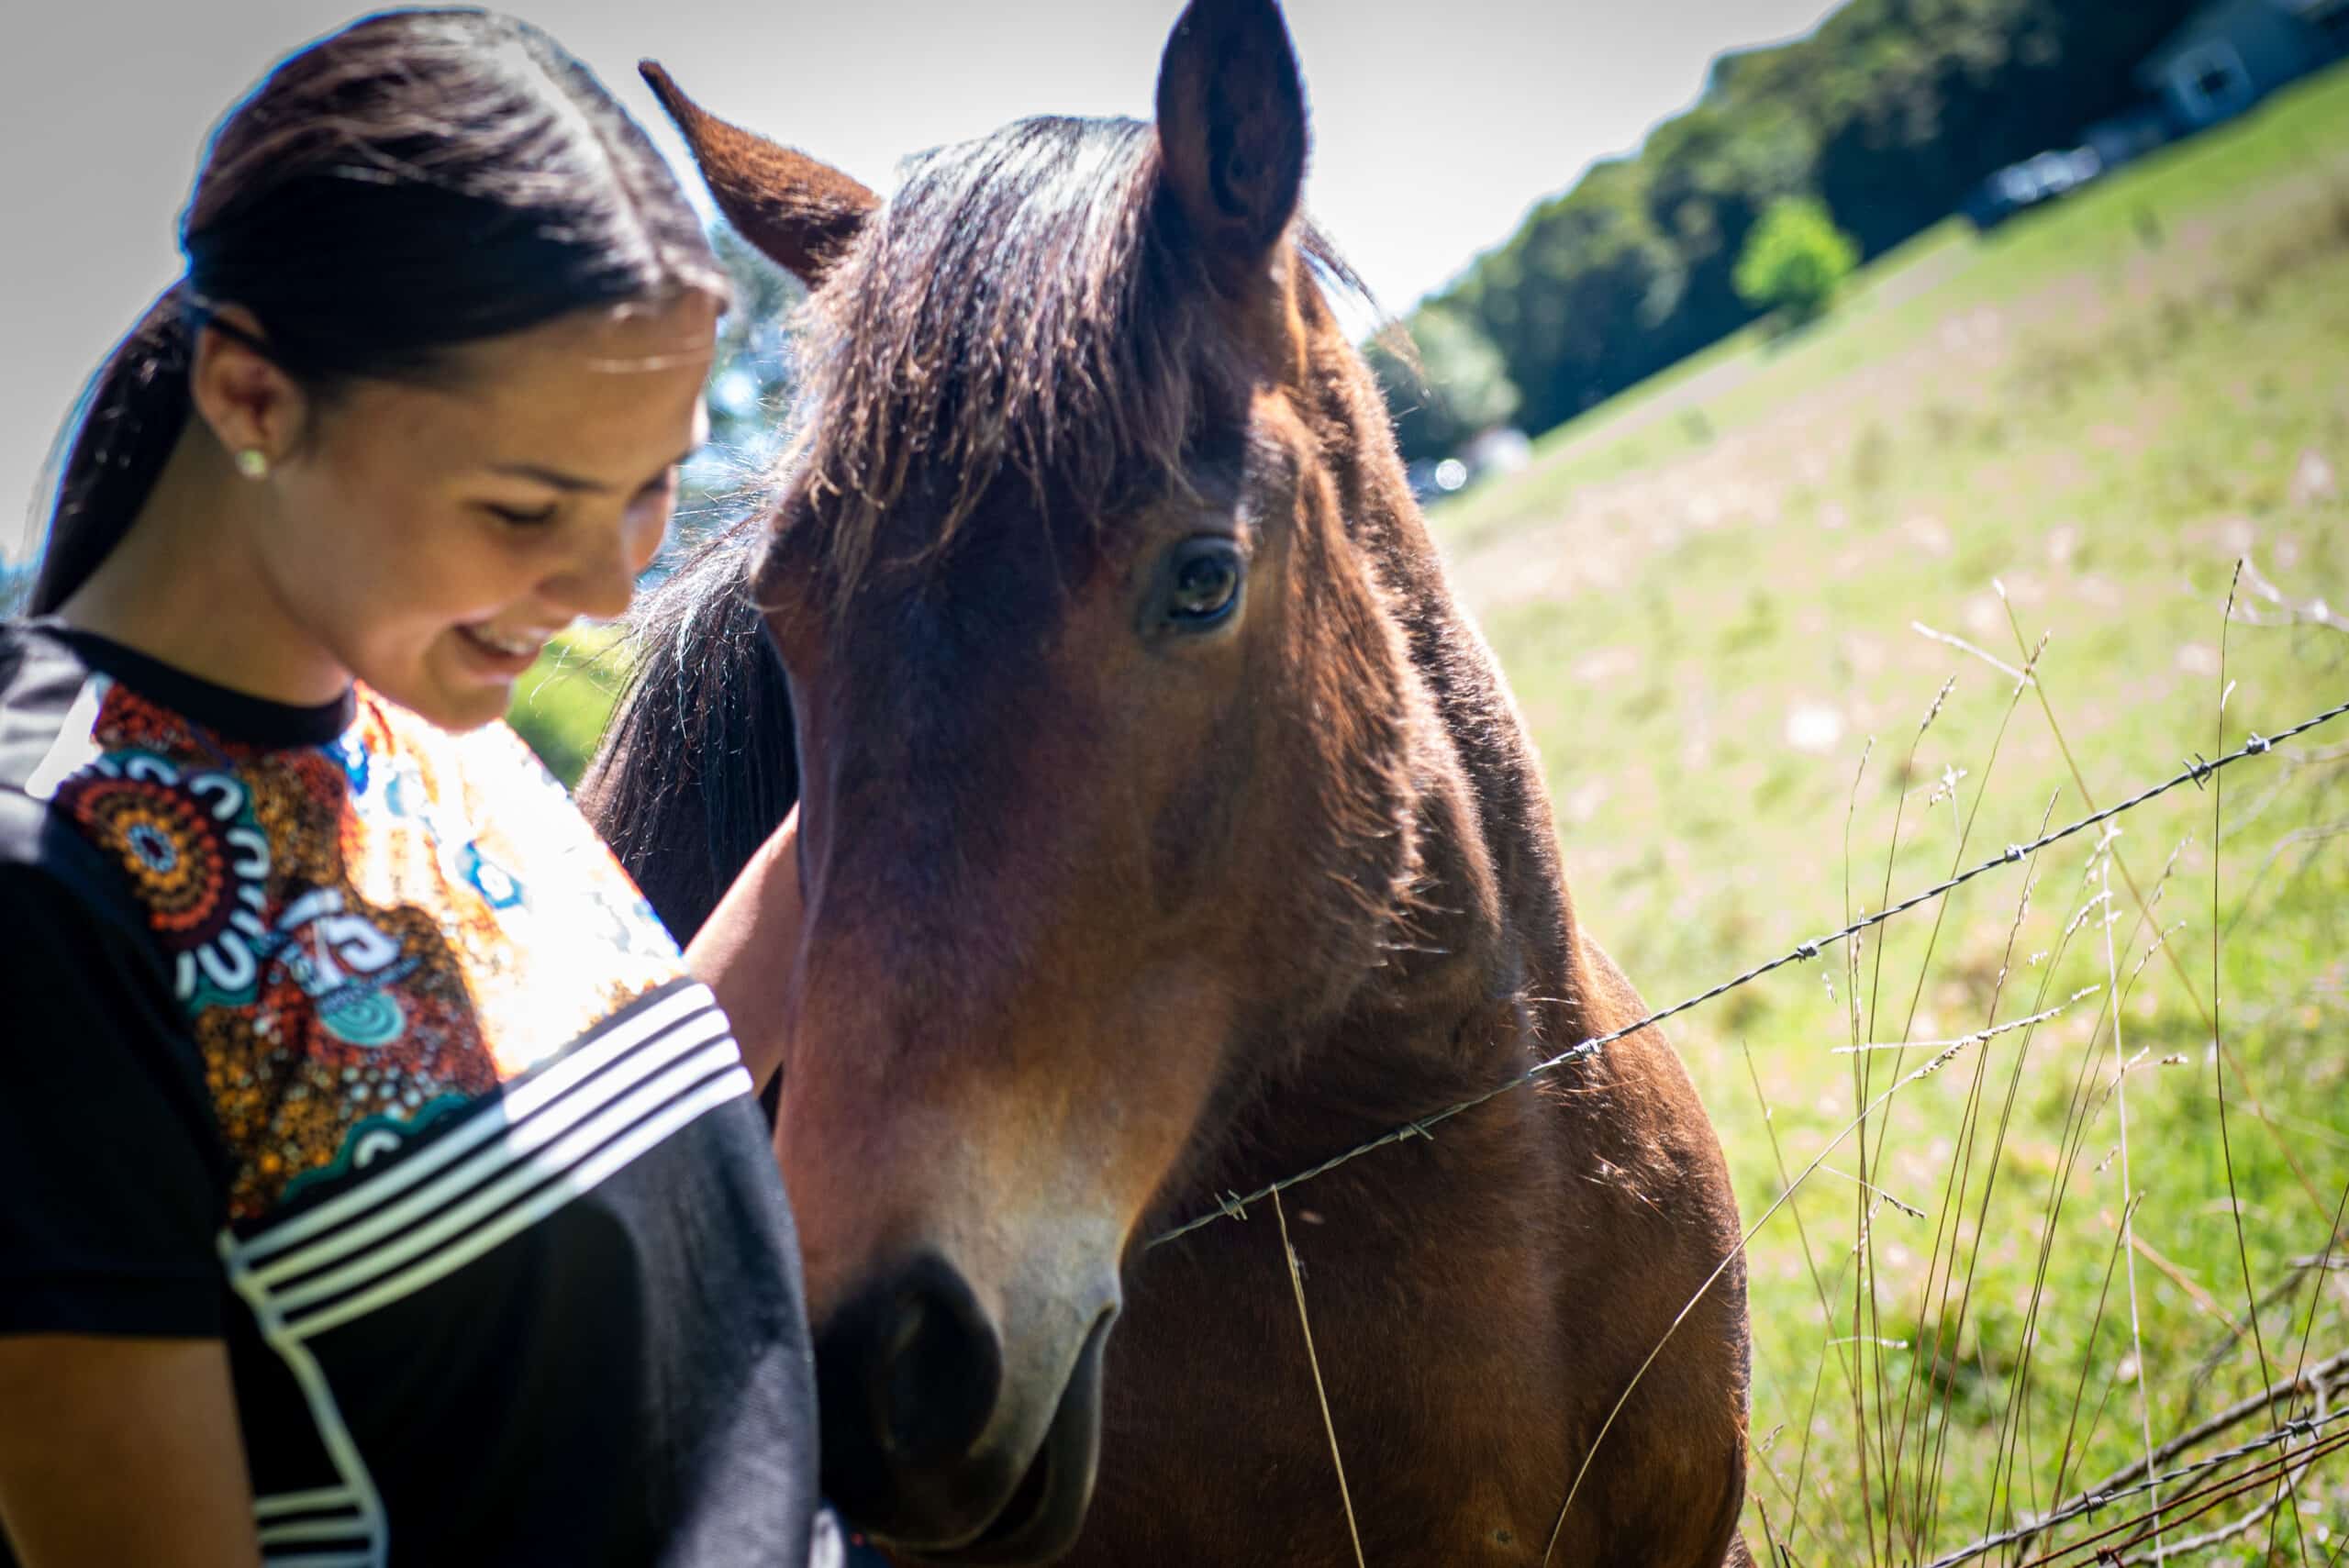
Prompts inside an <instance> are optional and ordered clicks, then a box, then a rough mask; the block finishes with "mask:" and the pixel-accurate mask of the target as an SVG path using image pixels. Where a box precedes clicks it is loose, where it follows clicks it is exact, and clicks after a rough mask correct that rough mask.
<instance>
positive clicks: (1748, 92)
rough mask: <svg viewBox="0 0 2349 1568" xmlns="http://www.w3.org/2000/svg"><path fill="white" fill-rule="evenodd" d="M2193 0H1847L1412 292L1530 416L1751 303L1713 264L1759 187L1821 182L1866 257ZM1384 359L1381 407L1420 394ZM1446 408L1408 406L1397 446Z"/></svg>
mask: <svg viewBox="0 0 2349 1568" xmlns="http://www.w3.org/2000/svg"><path fill="white" fill-rule="evenodd" d="M2197 4H2199V0H1850V3H1849V4H1847V5H1845V6H1843V7H1842V9H1841V10H1839V11H1837V12H1836V13H1835V14H1834V15H1833V16H1832V17H1829V18H1828V20H1827V21H1826V22H1825V23H1824V24H1822V25H1821V26H1820V28H1819V30H1818V31H1817V32H1815V33H1813V34H1812V35H1811V36H1810V37H1809V38H1807V39H1802V40H1800V41H1798V42H1796V43H1791V44H1786V45H1782V46H1779V47H1777V48H1774V49H1765V50H1751V51H1748V52H1744V53H1741V54H1733V55H1727V56H1724V57H1722V58H1721V59H1720V61H1716V62H1715V65H1714V68H1713V72H1712V75H1711V78H1710V80H1709V83H1707V87H1706V91H1705V94H1704V95H1703V97H1702V98H1701V99H1700V100H1699V101H1698V104H1697V106H1695V107H1694V108H1692V109H1690V110H1689V111H1688V112H1687V113H1686V114H1684V115H1682V116H1680V117H1678V118H1676V119H1674V120H1671V121H1668V122H1666V123H1665V124H1664V125H1662V126H1660V127H1658V128H1656V130H1655V131H1654V132H1653V134H1652V135H1651V136H1650V137H1649V139H1648V140H1647V143H1646V145H1645V146H1644V147H1642V149H1641V150H1640V151H1639V152H1638V153H1636V154H1634V155H1632V156H1631V157H1628V158H1622V159H1617V160H1613V161H1607V162H1603V163H1599V164H1598V165H1595V166H1594V167H1592V168H1591V169H1590V170H1589V171H1588V172H1586V173H1585V174H1584V175H1583V177H1582V179H1581V180H1580V181H1578V182H1577V183H1575V185H1574V187H1573V188H1572V189H1570V190H1568V191H1566V192H1565V193H1564V194H1563V195H1558V196H1555V197H1553V198H1552V199H1551V200H1549V201H1546V202H1544V203H1542V205H1541V206H1538V207H1537V208H1535V209H1534V211H1533V212H1532V213H1531V215H1530V216H1529V217H1527V219H1526V220H1525V222H1524V224H1523V225H1522V226H1521V227H1520V228H1519V229H1518V231H1517V232H1516V233H1515V234H1513V235H1511V236H1510V237H1509V239H1508V240H1507V241H1505V242H1504V243H1503V244H1502V245H1501V246H1500V247H1499V248H1498V249H1497V250H1494V251H1492V252H1490V253H1488V254H1486V255H1485V256H1483V257H1481V258H1479V259H1478V260H1477V261H1476V262H1475V265H1474V266H1472V267H1471V268H1470V269H1469V271H1468V272H1466V274H1464V276H1463V278H1462V279H1461V280H1460V282H1459V283H1457V284H1454V285H1453V288H1452V289H1450V290H1449V291H1448V292H1447V293H1446V294H1445V295H1442V296H1441V297H1440V298H1438V299H1436V300H1432V301H1430V302H1429V304H1428V305H1427V306H1423V307H1422V309H1423V310H1428V309H1433V310H1440V311H1442V312H1445V313H1447V314H1448V315H1449V316H1450V317H1453V318H1455V319H1454V320H1453V321H1447V322H1446V323H1445V324H1444V328H1442V329H1443V330H1451V329H1452V328H1453V327H1454V325H1455V323H1456V321H1465V322H1467V323H1469V324H1472V325H1473V326H1474V328H1476V329H1478V330H1480V331H1482V332H1483V334H1484V335H1485V336H1486V338H1488V339H1490V341H1491V343H1492V345H1493V347H1494V348H1495V349H1496V350H1497V352H1498V363H1499V365H1500V367H1501V368H1502V369H1503V370H1505V372H1506V373H1507V377H1508V382H1509V383H1510V384H1513V386H1514V388H1515V392H1516V394H1517V396H1518V398H1519V400H1520V412H1519V422H1520V423H1521V424H1523V425H1524V426H1525V427H1526V428H1528V429H1531V430H1535V431H1539V430H1542V429H1546V428H1549V427H1551V426H1553V425H1556V424H1559V423H1561V422H1562V421H1564V420H1566V419H1569V418H1571V417H1574V416H1575V415H1576V414H1578V413H1580V412H1582V411H1583V410H1584V409H1586V408H1588V407H1590V406H1592V405H1593V404H1596V403H1598V402H1600V401H1602V400H1604V399H1605V398H1607V397H1609V396H1611V395H1614V394H1615V393H1617V392H1620V391H1621V390H1623V389H1624V388H1625V387H1628V386H1630V385H1631V384H1633V383H1635V382H1638V381H1641V380H1642V379H1643V378H1645V377H1647V376H1649V375H1651V374H1653V373H1655V372H1656V371H1659V370H1661V369H1663V368H1664V367H1665V366H1667V365H1670V364H1672V363H1674V362H1675V361H1678V360H1680V359H1683V358H1685V357H1686V356H1687V355H1688V354H1690V353H1693V352H1695V351H1696V350H1698V349H1701V348H1703V347H1705V346H1706V345H1707V344H1709V343H1711V342H1714V341H1716V340H1717V339H1720V338H1721V337H1723V336H1725V335H1726V334H1728V333H1730V332H1731V331H1734V330H1735V329H1737V328H1740V327H1742V326H1743V325H1745V324H1746V323H1747V322H1748V321H1751V320H1752V319H1753V317H1754V315H1755V308H1754V307H1753V306H1751V305H1749V304H1748V303H1746V301H1745V300H1743V299H1742V298H1741V297H1740V296H1739V294H1738V291H1737V288H1736V285H1735V283H1734V279H1733V274H1734V272H1735V268H1736V263H1737V260H1738V256H1739V253H1740V251H1741V250H1742V248H1743V246H1744V243H1745V240H1746V238H1747V236H1748V234H1749V233H1750V232H1751V231H1752V230H1753V227H1754V226H1755V224H1757V223H1758V222H1759V221H1760V220H1761V218H1762V216H1763V215H1764V214H1765V212H1767V211H1768V210H1769V209H1770V207H1771V206H1772V205H1773V204H1774V203H1776V201H1778V200H1779V199H1781V198H1783V197H1788V196H1811V197H1816V198H1818V199H1820V200H1821V201H1823V202H1824V203H1825V204H1826V206H1827V207H1828V209H1829V211H1830V212H1831V213H1832V215H1833V218H1834V222H1835V224H1836V226H1837V227H1839V228H1842V229H1843V230H1844V231H1845V232H1847V233H1848V234H1850V235H1851V236H1852V237H1853V238H1854V239H1856V240H1857V241H1858V243H1859V246H1860V249H1861V253H1862V254H1863V256H1875V255H1877V254H1879V253H1881V252H1882V251H1884V250H1887V249H1889V248H1890V247H1892V246H1894V245H1897V244H1898V243H1899V242H1900V241H1901V240H1903V239H1908V238H1909V236H1911V235H1913V234H1915V233H1917V232H1918V231H1919V230H1920V229H1921V228H1926V227H1927V226H1929V225H1931V224H1932V223H1934V222H1937V221H1938V220H1940V219H1941V218H1943V217H1946V216H1947V215H1948V214H1949V213H1951V212H1953V211H1954V210H1955V209H1956V207H1957V206H1958V204H1959V202H1960V201H1961V200H1962V199H1963V198H1964V197H1965V195H1966V194H1967V193H1968V192H1969V191H1970V190H1971V189H1972V188H1973V187H1974V186H1975V185H1976V184H1977V183H1979V182H1980V181H1981V180H1982V179H1983V177H1984V176H1985V175H1987V174H1988V173H1990V172H1992V171H1994V170H1996V169H1998V168H1999V167H2001V166H2003V165H2005V164H2008V163H2011V162H2014V161H2018V160H2020V159H2023V158H2027V157H2029V156H2031V155H2032V154H2033V153H2036V152H2040V151H2043V150H2047V149H2049V148H2055V147H2064V146H2069V145H2072V144H2074V143H2076V141H2077V140H2078V139H2079V136H2080V132H2081V131H2082V130H2083V129H2084V128H2086V127H2087V126H2088V125H2091V124H2093V123H2094V122H2096V121H2097V120H2099V119H2101V118H2104V117H2107V116H2110V115H2113V114H2116V113H2119V112H2121V111H2122V110H2124V109H2126V108H2128V107H2129V106H2132V104H2133V103H2134V102H2135V101H2136V100H2137V99H2138V97H2139V92H2138V89H2137V87H2136V85H2135V83H2133V82H2132V72H2133V70H2134V68H2135V67H2136V65H2137V63H2138V61H2141V60H2142V59H2143V57H2144V56H2145V55H2146V54H2147V53H2149V52H2150V51H2151V50H2153V49H2154V46H2155V45H2157V44H2158V43H2160V42H2161V40H2162V39H2164V38H2165V36H2166V35H2167V34H2168V33H2169V32H2170V31H2171V30H2172V29H2173V28H2176V26H2177V25H2178V24H2179V23H2180V22H2182V21H2183V20H2184V19H2185V18H2186V17H2187V16H2188V13H2189V12H2190V11H2192V10H2193V9H2194V8H2195V6H2196V5H2197ZM1383 368H1384V370H1385V371H1386V377H1387V381H1388V385H1389V389H1390V393H1391V394H1392V401H1393V403H1394V404H1395V406H1396V407H1397V409H1398V411H1399V410H1404V409H1419V410H1423V409H1424V408H1425V407H1426V406H1428V404H1429V396H1428V395H1427V394H1426V393H1425V392H1423V390H1422V389H1421V388H1420V387H1419V386H1417V385H1415V384H1412V383H1413V380H1414V378H1412V377H1411V376H1410V375H1409V374H1408V372H1406V371H1405V370H1403V369H1402V367H1400V366H1398V365H1395V364H1392V363H1390V364H1388V365H1386V366H1385V367H1383ZM1436 368H1437V367H1435V366H1433V365H1431V366H1430V370H1431V377H1430V379H1431V381H1434V380H1437V379H1438V378H1437V377H1436V376H1435V375H1434V374H1432V373H1433V372H1434V371H1435V370H1436ZM1434 395H1435V397H1436V398H1437V400H1438V401H1439V404H1440V400H1441V398H1442V388H1441V386H1438V387H1437V388H1436V391H1435V394H1434ZM1464 395H1465V396H1466V397H1467V398H1468V399H1469V400H1470V401H1472V402H1475V403H1478V404H1480V405H1483V406H1490V405H1491V404H1492V403H1494V402H1495V401H1507V399H1505V398H1501V399H1497V398H1496V396H1495V395H1494V394H1493V393H1492V392H1491V391H1490V390H1489V389H1472V390H1469V391H1467V392H1466V393H1465V394H1464ZM1460 422H1461V421H1458V420H1451V419H1446V418H1443V417H1434V418H1430V417H1427V416H1426V415H1425V414H1424V412H1421V413H1419V414H1416V415H1415V416H1414V417H1413V419H1412V420H1410V421H1408V422H1407V425H1406V428H1405V432H1404V435H1405V441H1406V450H1407V453H1408V455H1412V456H1419V455H1426V454H1427V453H1428V452H1429V451H1431V450H1438V449H1435V448H1431V447H1430V446H1428V445H1426V444H1425V443H1426V441H1427V439H1429V438H1431V437H1442V436H1446V435H1451V434H1453V433H1454V428H1455V427H1456V426H1457V424H1459V423H1460Z"/></svg>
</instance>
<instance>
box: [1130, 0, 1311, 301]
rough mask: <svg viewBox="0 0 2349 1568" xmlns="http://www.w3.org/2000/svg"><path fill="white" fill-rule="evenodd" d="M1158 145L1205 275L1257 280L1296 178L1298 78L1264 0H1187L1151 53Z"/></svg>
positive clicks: (1300, 133) (1291, 201) (1300, 179)
mask: <svg viewBox="0 0 2349 1568" xmlns="http://www.w3.org/2000/svg"><path fill="white" fill-rule="evenodd" d="M1158 150H1159V157H1160V160H1161V162H1162V165H1163V169H1164V178H1165V181H1166V188H1167V190H1168V192H1169V194H1171V195H1173V197H1174V198H1175V204H1176V206H1179V207H1180V208H1181V209H1182V212H1183V215H1184V217H1186V219H1187V220H1188V221H1189V225H1190V229H1191V233H1192V235H1193V237H1194V238H1195V239H1196V240H1197V243H1198V244H1199V245H1200V246H1201V247H1202V248H1203V249H1204V250H1205V251H1206V255H1207V261H1208V272H1209V273H1210V275H1211V276H1213V277H1214V278H1215V280H1216V282H1217V283H1218V284H1219V285H1220V286H1222V287H1224V288H1226V289H1231V290H1235V291H1236V290H1238V289H1241V288H1243V287H1246V286H1248V285H1249V284H1252V282H1254V281H1255V280H1258V279H1261V278H1262V277H1263V276H1264V261H1265V259H1266V258H1267V257H1268V256H1269V255H1270V254H1271V253H1272V250H1273V248H1274V246H1275V245H1277V244H1278V243H1279V242H1280V239H1281V237H1282V235H1283V234H1285V233H1286V232H1287V229H1288V224H1289V219H1290V218H1291V217H1294V216H1296V213H1297V191H1298V188H1299V187H1300V186H1301V185H1303V183H1304V182H1305V83H1304V82H1303V81H1302V80H1301V79H1300V78H1299V77H1298V75H1297V52H1296V50H1294V49H1292V48H1291V47H1290V45H1289V40H1288V28H1287V27H1286V25H1284V24H1283V23H1282V21H1281V13H1280V7H1279V6H1276V5H1275V4H1274V3H1273V0H1191V5H1190V7H1189V8H1188V9H1187V10H1186V11H1185V12H1184V13H1183V17H1182V20H1180V21H1178V22H1176V23H1175V32H1174V36H1172V37H1171V38H1169V39H1167V40H1166V53H1165V56H1164V58H1163V59H1162V60H1161V61H1159V66H1158Z"/></svg>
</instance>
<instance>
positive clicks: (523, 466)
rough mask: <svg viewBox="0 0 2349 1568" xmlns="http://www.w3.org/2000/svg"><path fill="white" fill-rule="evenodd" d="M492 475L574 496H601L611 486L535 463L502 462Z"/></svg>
mask: <svg viewBox="0 0 2349 1568" xmlns="http://www.w3.org/2000/svg"><path fill="white" fill-rule="evenodd" d="M490 472H491V473H502V474H505V475H507V477H508V478H512V479H528V480H531V481H533V482H535V483H537V484H544V485H547V486H549V487H550V488H552V489H555V490H562V491H567V492H570V493H572V494H574V495H603V494H604V493H605V492H607V491H608V490H609V489H610V488H611V486H610V485H608V484H605V483H604V482H603V481H602V480H600V479H582V478H581V477H580V476H579V475H577V474H575V473H563V472H562V470H561V469H554V468H541V467H540V466H539V465H538V464H537V463H534V462H501V463H496V464H494V465H492V466H491V468H490Z"/></svg>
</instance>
